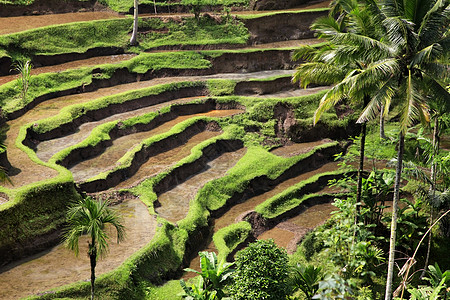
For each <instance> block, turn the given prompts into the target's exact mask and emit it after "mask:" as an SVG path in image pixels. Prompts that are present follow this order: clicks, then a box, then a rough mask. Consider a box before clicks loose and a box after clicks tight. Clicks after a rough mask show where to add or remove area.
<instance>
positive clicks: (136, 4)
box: [130, 0, 139, 46]
mask: <svg viewBox="0 0 450 300" xmlns="http://www.w3.org/2000/svg"><path fill="white" fill-rule="evenodd" d="M138 7H139V2H138V0H134V19H133V33H132V34H131V39H130V44H131V45H133V46H134V45H137V31H138Z"/></svg>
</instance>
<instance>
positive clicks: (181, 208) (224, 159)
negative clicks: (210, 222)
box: [155, 148, 246, 223]
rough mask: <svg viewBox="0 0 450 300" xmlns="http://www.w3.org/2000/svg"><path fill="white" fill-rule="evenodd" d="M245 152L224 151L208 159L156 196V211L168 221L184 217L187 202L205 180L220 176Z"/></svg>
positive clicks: (241, 150) (187, 206)
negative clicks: (200, 168)
mask: <svg viewBox="0 0 450 300" xmlns="http://www.w3.org/2000/svg"><path fill="white" fill-rule="evenodd" d="M245 152H246V149H245V148H242V149H239V150H237V151H234V152H226V153H224V154H222V155H220V156H219V157H218V158H216V159H214V160H212V161H210V162H209V163H208V165H207V167H206V169H205V170H204V171H203V172H201V173H199V174H196V175H194V176H191V177H190V178H189V179H187V180H186V181H184V182H183V183H180V184H178V185H177V186H176V187H174V188H173V189H171V190H169V191H167V192H165V193H162V194H161V195H159V196H158V202H159V203H160V204H161V206H160V207H158V208H156V209H155V210H156V212H157V213H158V214H159V215H160V216H161V217H163V218H165V219H167V220H168V221H170V222H174V223H175V222H177V221H179V220H181V219H183V218H184V217H186V215H187V212H188V210H189V202H190V200H192V199H194V197H195V195H196V194H197V193H198V191H199V190H200V188H201V187H203V186H204V185H205V184H206V183H207V182H209V181H211V180H213V179H216V178H219V177H222V176H224V175H225V173H226V172H227V171H228V170H229V169H230V168H232V167H233V166H234V165H235V164H236V163H237V162H238V160H239V159H241V157H242V156H244V154H245Z"/></svg>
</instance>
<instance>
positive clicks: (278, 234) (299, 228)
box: [258, 203, 337, 251]
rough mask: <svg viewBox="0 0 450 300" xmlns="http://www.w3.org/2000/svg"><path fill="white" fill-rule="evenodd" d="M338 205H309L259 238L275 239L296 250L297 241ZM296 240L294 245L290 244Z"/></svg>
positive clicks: (328, 215)
mask: <svg viewBox="0 0 450 300" xmlns="http://www.w3.org/2000/svg"><path fill="white" fill-rule="evenodd" d="M336 210H337V208H336V206H334V205H332V204H331V203H321V204H316V205H313V206H311V207H308V208H307V209H305V210H304V211H303V212H301V213H300V214H298V215H297V216H295V217H293V218H290V219H289V220H287V221H285V222H282V223H280V224H278V225H277V226H275V227H274V228H272V229H270V230H268V231H266V232H264V233H262V234H261V235H260V236H258V239H259V240H266V239H273V240H274V241H275V243H276V244H277V245H278V246H279V247H284V248H291V249H290V250H291V251H292V250H294V251H295V250H296V249H294V248H296V245H297V243H296V242H297V241H298V240H300V238H301V237H303V236H304V235H305V234H306V233H307V232H309V231H310V230H312V229H314V228H316V227H317V226H319V225H321V224H323V222H325V221H326V220H327V219H329V218H330V217H331V213H332V212H333V211H336ZM292 242H294V245H292V246H294V247H292V246H291V245H290V244H291V243H292ZM289 246H291V247H289Z"/></svg>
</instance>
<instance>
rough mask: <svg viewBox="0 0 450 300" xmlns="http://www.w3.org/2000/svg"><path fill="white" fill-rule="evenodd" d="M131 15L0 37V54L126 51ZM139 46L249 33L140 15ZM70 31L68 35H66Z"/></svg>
mask: <svg viewBox="0 0 450 300" xmlns="http://www.w3.org/2000/svg"><path fill="white" fill-rule="evenodd" d="M132 21H133V20H132V18H119V19H108V20H94V21H84V22H76V23H67V24H61V25H51V26H46V27H40V28H36V29H32V30H27V31H22V32H18V33H13V34H7V35H1V36H0V57H1V56H6V55H10V56H11V57H13V58H14V59H16V60H19V59H26V58H32V56H34V55H45V56H51V55H57V54H66V53H83V52H86V51H87V50H89V49H93V48H98V47H117V48H123V49H124V50H127V49H128V47H129V45H128V41H129V38H130V32H131V31H132ZM139 28H141V31H142V32H140V33H139V42H140V45H139V47H137V48H136V47H132V48H130V50H131V51H138V52H139V51H141V50H149V49H152V48H157V47H161V46H173V45H210V44H224V43H228V44H245V43H246V42H247V39H248V36H249V33H248V30H247V28H246V27H245V26H244V24H243V23H242V22H241V21H239V20H234V19H227V18H223V19H221V20H214V19H208V18H202V19H201V21H200V22H197V21H196V20H195V19H194V18H192V17H186V18H182V19H181V20H173V19H171V20H169V21H163V20H161V19H160V18H140V19H139ZM69 32H70V34H68V33H69Z"/></svg>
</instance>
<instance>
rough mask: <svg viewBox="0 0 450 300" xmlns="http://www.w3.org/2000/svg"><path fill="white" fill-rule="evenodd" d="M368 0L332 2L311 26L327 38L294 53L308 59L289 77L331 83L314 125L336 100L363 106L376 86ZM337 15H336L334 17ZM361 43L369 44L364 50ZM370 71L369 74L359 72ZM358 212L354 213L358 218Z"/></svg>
mask: <svg viewBox="0 0 450 300" xmlns="http://www.w3.org/2000/svg"><path fill="white" fill-rule="evenodd" d="M368 3H371V1H370V0H367V1H364V2H360V3H358V2H357V1H354V0H338V1H334V2H333V3H332V6H331V10H330V14H329V16H328V17H324V18H320V19H318V20H317V21H316V22H314V23H313V25H312V26H311V28H312V29H314V30H315V31H316V32H317V33H318V36H319V37H320V38H324V39H326V40H328V41H329V44H328V45H327V46H324V47H320V48H314V47H309V46H306V47H302V48H300V49H299V50H298V51H297V52H296V53H295V55H294V59H297V60H298V59H304V60H306V61H307V62H306V63H303V64H301V65H300V66H299V67H297V70H296V72H295V74H294V76H293V78H292V80H293V81H294V82H297V81H300V85H301V86H302V87H306V86H307V85H308V84H309V83H311V82H313V83H317V84H324V85H332V84H334V86H333V87H332V88H331V89H330V90H329V91H328V92H327V93H326V94H325V95H324V96H323V97H322V99H321V100H320V104H319V107H318V108H317V110H316V112H315V114H314V124H316V123H317V122H318V121H319V119H320V117H321V115H322V114H323V113H324V112H325V111H326V110H328V109H330V108H332V107H334V106H335V105H336V104H337V103H338V102H339V101H341V100H343V99H349V100H350V101H352V102H356V103H360V104H362V105H363V107H365V106H366V105H367V104H368V103H369V102H370V98H371V95H372V93H374V91H375V90H376V89H377V85H378V83H377V79H378V77H379V74H377V73H376V71H377V70H376V68H377V65H374V62H375V61H377V60H378V58H379V53H378V52H376V51H375V52H371V51H370V49H371V47H370V45H371V44H373V43H375V42H376V41H377V39H381V37H382V35H383V34H384V32H382V31H381V32H380V31H379V30H378V28H377V27H376V26H375V25H376V22H375V21H376V20H372V19H373V12H372V11H371V10H369V9H366V6H367V4H368ZM336 15H338V17H337V18H335V17H334V16H336ZM360 44H363V45H364V46H368V47H367V49H364V47H361V45H360ZM362 73H364V74H367V73H371V76H361V74H362ZM367 121H368V119H364V120H360V122H359V123H361V144H360V160H359V168H358V183H357V192H356V203H357V212H358V209H359V203H360V202H361V187H362V172H363V169H364V148H365V138H366V123H367ZM357 217H358V213H357V214H356V216H355V221H356V220H357Z"/></svg>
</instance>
